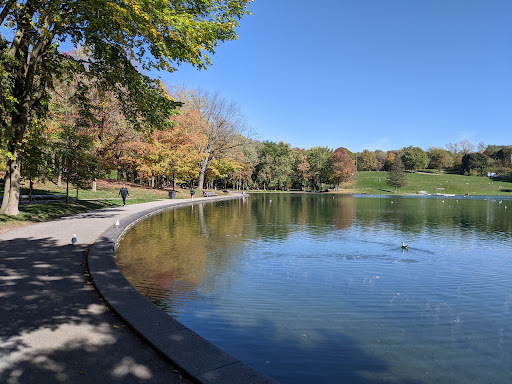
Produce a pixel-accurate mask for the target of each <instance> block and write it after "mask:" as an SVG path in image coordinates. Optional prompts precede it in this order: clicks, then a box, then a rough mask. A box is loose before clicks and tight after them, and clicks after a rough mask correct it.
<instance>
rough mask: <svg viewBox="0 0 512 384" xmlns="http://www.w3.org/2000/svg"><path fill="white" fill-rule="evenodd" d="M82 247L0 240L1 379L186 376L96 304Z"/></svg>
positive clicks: (98, 379) (117, 380)
mask: <svg viewBox="0 0 512 384" xmlns="http://www.w3.org/2000/svg"><path fill="white" fill-rule="evenodd" d="M86 251H87V249H86V248H85V247H84V246H82V247H73V246H71V245H66V246H62V245H60V246H59V245H57V243H56V242H55V241H54V240H51V239H50V238H45V239H33V238H32V239H31V238H15V239H12V240H1V247H0V356H1V358H0V382H1V383H61V382H62V383H64V382H66V383H68V382H73V383H135V382H136V383H144V382H147V383H164V382H165V383H188V382H189V381H187V379H186V378H181V374H180V373H179V372H177V370H176V369H175V367H173V366H172V365H171V364H170V363H168V362H167V361H166V360H164V359H163V358H161V357H160V355H158V354H156V353H155V352H154V351H153V350H152V349H151V348H149V347H148V346H147V344H145V343H144V342H143V341H142V340H141V339H140V338H139V337H137V336H136V335H135V334H134V333H133V332H132V331H131V330H129V329H128V328H127V327H125V326H124V324H123V323H122V322H121V321H120V320H119V319H118V318H117V317H116V316H115V315H113V314H112V313H110V311H109V310H108V308H107V307H106V306H105V305H104V303H103V302H102V300H101V299H100V298H99V297H98V295H97V293H96V291H95V290H94V288H93V285H92V283H91V281H90V279H89V277H88V274H87V270H86V268H85V264H84V260H85V258H84V255H85V252H86Z"/></svg>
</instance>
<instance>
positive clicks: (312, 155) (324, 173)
mask: <svg viewBox="0 0 512 384" xmlns="http://www.w3.org/2000/svg"><path fill="white" fill-rule="evenodd" d="M332 152H333V151H332V150H331V149H329V148H328V147H313V148H311V149H309V150H308V151H307V156H308V162H309V170H310V172H311V184H312V187H313V188H317V189H318V188H321V186H322V183H327V182H329V176H330V173H331V163H330V162H331V156H332Z"/></svg>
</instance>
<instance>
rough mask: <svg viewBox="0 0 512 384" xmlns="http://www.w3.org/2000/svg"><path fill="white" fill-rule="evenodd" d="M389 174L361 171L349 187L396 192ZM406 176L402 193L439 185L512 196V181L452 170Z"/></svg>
mask: <svg viewBox="0 0 512 384" xmlns="http://www.w3.org/2000/svg"><path fill="white" fill-rule="evenodd" d="M387 174H388V173H387V172H358V174H357V178H356V183H355V184H353V185H350V186H346V187H345V188H347V189H352V190H354V191H357V192H366V193H372V194H378V193H393V188H392V187H390V186H389V185H388V184H387V183H386V179H387ZM406 177H407V186H406V187H403V188H401V189H400V193H418V192H419V191H426V192H427V193H436V192H438V190H437V188H444V191H441V192H442V193H450V194H452V193H453V194H457V195H464V194H466V193H469V194H470V195H489V196H492V195H511V196H512V193H511V192H512V183H510V182H507V181H494V180H491V179H489V178H487V177H480V176H464V175H456V174H448V173H428V174H425V173H407V174H406ZM379 179H380V180H381V181H380V182H379Z"/></svg>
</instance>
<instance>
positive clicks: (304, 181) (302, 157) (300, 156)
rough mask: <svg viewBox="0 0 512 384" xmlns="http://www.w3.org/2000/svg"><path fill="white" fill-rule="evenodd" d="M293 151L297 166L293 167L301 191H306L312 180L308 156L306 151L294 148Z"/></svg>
mask: <svg viewBox="0 0 512 384" xmlns="http://www.w3.org/2000/svg"><path fill="white" fill-rule="evenodd" d="M293 151H294V152H295V165H294V167H293V168H294V170H295V176H296V178H297V180H298V183H299V184H300V189H301V190H304V187H306V186H307V185H308V181H309V179H310V178H311V172H310V165H309V162H308V156H307V154H306V151H305V150H304V149H299V148H294V149H293Z"/></svg>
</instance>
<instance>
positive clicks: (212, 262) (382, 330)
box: [116, 194, 512, 384]
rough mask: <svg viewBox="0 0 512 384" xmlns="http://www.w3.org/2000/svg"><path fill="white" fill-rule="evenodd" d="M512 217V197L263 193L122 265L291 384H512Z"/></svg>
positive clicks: (186, 221)
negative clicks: (410, 196)
mask: <svg viewBox="0 0 512 384" xmlns="http://www.w3.org/2000/svg"><path fill="white" fill-rule="evenodd" d="M500 201H501V203H500ZM507 206H508V207H507ZM511 212H512V200H506V199H503V198H489V199H486V200H484V199H465V198H462V197H460V198H448V197H443V198H437V199H435V198H397V197H391V198H385V197H382V198H379V197H374V198H371V197H351V196H334V197H333V196H332V195H312V194H265V195H257V194H254V195H251V196H250V197H249V198H248V199H244V200H235V201H227V202H218V203H209V204H202V205H197V206H193V207H188V208H182V209H177V210H173V211H169V212H166V213H164V214H162V215H159V216H155V217H153V218H151V219H149V220H147V221H145V222H142V223H141V224H139V225H137V226H136V227H135V228H134V229H133V230H131V231H130V232H129V233H128V234H127V235H126V237H125V238H124V240H123V241H122V242H121V245H120V247H119V248H118V250H117V251H116V260H117V262H118V264H119V266H120V268H121V270H122V271H123V273H124V274H125V276H126V277H127V278H128V280H130V282H131V283H132V284H133V285H134V286H135V287H136V288H137V289H138V290H139V291H140V292H141V293H143V294H144V295H145V296H146V297H148V298H149V299H151V300H152V301H153V302H154V303H155V304H156V305H158V306H160V307H161V308H162V309H164V310H165V311H167V312H168V313H169V314H170V315H172V316H174V317H175V318H177V319H178V320H179V321H181V322H182V323H183V324H185V325H186V326H188V327H189V328H191V329H193V330H195V331H196V332H197V333H199V334H200V335H202V336H203V337H205V338H206V339H208V340H210V341H211V342H213V343H214V344H216V345H218V346H219V347H221V348H222V349H224V350H226V351H227V352H229V353H231V354H232V355H234V356H235V357H237V358H238V359H240V360H242V361H244V362H246V363H247V364H249V365H251V366H252V367H254V368H256V369H258V370H260V371H262V372H264V373H266V374H267V375H269V376H271V377H273V378H275V379H276V380H278V381H280V382H281V383H283V384H284V383H290V384H292V383H293V384H296V383H313V382H317V383H336V384H337V383H341V382H345V383H511V382H512V236H511V234H512V218H511V214H510V213H511ZM402 241H405V242H406V243H407V244H408V245H409V249H408V251H402V249H401V242H402Z"/></svg>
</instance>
